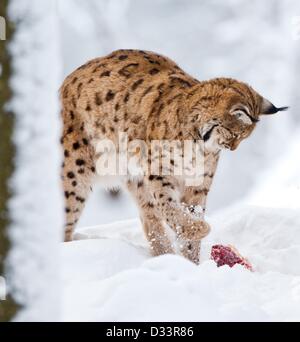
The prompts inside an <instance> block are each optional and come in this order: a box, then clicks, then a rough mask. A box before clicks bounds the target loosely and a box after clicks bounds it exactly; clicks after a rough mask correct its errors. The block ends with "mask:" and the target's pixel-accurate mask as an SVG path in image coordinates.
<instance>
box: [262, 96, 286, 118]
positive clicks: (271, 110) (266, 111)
mask: <svg viewBox="0 0 300 342" xmlns="http://www.w3.org/2000/svg"><path fill="white" fill-rule="evenodd" d="M288 108H289V107H279V108H277V107H275V106H274V105H273V103H271V102H270V101H268V100H265V99H264V100H263V103H262V111H261V114H262V115H270V114H275V113H277V112H282V111H284V110H287V109H288Z"/></svg>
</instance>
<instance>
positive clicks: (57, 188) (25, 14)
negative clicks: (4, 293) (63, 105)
mask: <svg viewBox="0 0 300 342" xmlns="http://www.w3.org/2000/svg"><path fill="white" fill-rule="evenodd" d="M55 3H56V2H55V0H45V1H39V0H33V1H32V0H30V1H29V0H23V1H21V2H20V1H18V0H11V1H10V3H9V15H10V18H11V20H12V21H13V22H15V23H16V24H17V25H16V30H15V33H14V37H13V41H12V42H11V44H10V51H11V55H12V67H13V77H12V79H11V82H10V84H11V89H12V91H13V97H12V99H11V101H10V107H9V108H10V109H11V110H12V111H13V112H14V113H15V124H14V130H13V141H14V144H15V147H16V154H15V171H14V174H13V176H12V179H11V181H10V184H11V189H12V191H13V197H12V198H11V199H10V201H9V211H10V216H11V221H12V222H11V224H10V226H9V237H10V239H11V242H12V245H11V249H10V252H9V255H8V259H7V260H8V261H7V274H6V276H7V280H8V288H9V291H10V292H11V293H12V295H13V297H14V298H15V300H16V301H17V303H18V304H19V305H20V306H21V308H22V309H21V310H20V312H19V313H18V315H17V316H16V317H15V318H14V319H15V320H23V321H24V320H34V321H35V320H38V321H45V320H59V317H60V316H59V314H60V305H61V302H60V288H59V279H60V277H59V274H60V272H59V265H60V262H59V241H61V239H62V227H63V204H62V190H61V184H60V164H61V156H60V147H59V136H60V120H59V108H58V88H59V73H60V59H59V34H58V26H57V14H56V7H55Z"/></svg>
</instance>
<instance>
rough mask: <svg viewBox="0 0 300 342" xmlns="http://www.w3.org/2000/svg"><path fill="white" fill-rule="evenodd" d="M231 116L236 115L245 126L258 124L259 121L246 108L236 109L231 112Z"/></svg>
mask: <svg viewBox="0 0 300 342" xmlns="http://www.w3.org/2000/svg"><path fill="white" fill-rule="evenodd" d="M230 114H231V115H234V116H235V117H236V118H237V119H238V120H240V121H242V122H243V123H244V124H245V125H252V124H253V123H256V122H258V121H259V120H258V119H256V118H254V117H253V116H251V115H250V112H249V109H248V107H246V106H242V107H236V108H234V109H233V110H231V112H230Z"/></svg>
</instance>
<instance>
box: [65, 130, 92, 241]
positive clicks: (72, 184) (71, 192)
mask: <svg viewBox="0 0 300 342" xmlns="http://www.w3.org/2000/svg"><path fill="white" fill-rule="evenodd" d="M63 147H64V162H63V170H62V179H63V189H64V196H65V212H66V221H65V237H64V239H65V241H71V240H72V239H73V231H74V227H75V225H76V223H77V221H78V220H79V217H80V215H81V212H82V209H83V207H84V204H85V201H86V199H87V196H88V194H89V192H90V189H91V186H92V183H93V177H94V173H95V167H94V161H93V149H92V146H91V145H89V141H88V139H87V138H85V137H83V136H81V135H78V134H75V133H70V134H67V135H65V136H64V138H63Z"/></svg>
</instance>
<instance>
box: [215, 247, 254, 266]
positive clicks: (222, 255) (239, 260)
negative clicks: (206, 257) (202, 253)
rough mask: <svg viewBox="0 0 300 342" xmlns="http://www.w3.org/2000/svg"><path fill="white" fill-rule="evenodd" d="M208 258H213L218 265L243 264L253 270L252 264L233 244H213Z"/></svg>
mask: <svg viewBox="0 0 300 342" xmlns="http://www.w3.org/2000/svg"><path fill="white" fill-rule="evenodd" d="M210 258H211V259H212V260H214V261H215V262H216V264H217V266H218V267H220V266H223V265H228V266H229V267H233V266H234V265H236V264H240V265H243V266H244V267H245V268H247V269H248V270H250V271H253V268H252V265H251V264H250V262H249V261H248V260H247V259H246V258H244V257H242V256H241V255H240V254H239V252H238V251H237V250H236V249H235V248H234V247H233V246H230V245H228V246H224V245H214V246H212V248H211V256H210Z"/></svg>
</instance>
